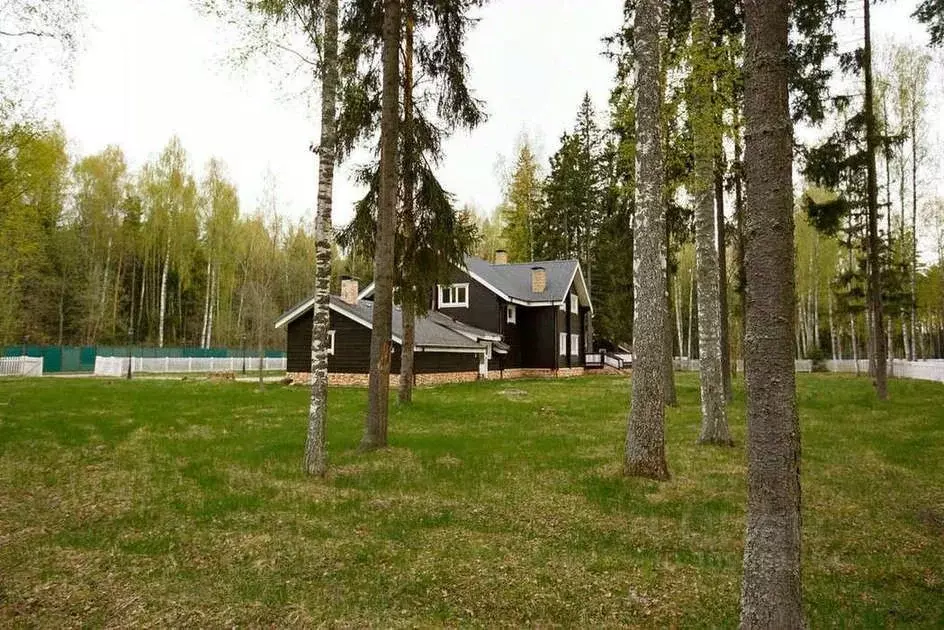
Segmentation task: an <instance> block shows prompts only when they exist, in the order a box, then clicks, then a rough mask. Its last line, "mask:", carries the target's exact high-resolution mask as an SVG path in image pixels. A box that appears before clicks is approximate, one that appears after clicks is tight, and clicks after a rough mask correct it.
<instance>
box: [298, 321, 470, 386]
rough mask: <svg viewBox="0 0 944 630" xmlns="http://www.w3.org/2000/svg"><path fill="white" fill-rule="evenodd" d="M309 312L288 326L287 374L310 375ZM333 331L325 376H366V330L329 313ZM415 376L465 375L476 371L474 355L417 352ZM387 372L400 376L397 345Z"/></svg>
mask: <svg viewBox="0 0 944 630" xmlns="http://www.w3.org/2000/svg"><path fill="white" fill-rule="evenodd" d="M311 326H312V312H311V311H308V312H307V313H305V314H304V315H302V316H301V317H299V318H298V319H296V320H295V321H293V322H291V323H289V325H288V333H287V342H286V352H287V355H288V358H287V368H288V371H289V372H310V371H311ZM331 330H333V331H334V354H333V355H329V356H328V372H330V373H332V374H367V373H368V372H370V334H371V332H370V329H369V328H367V327H366V326H363V325H361V324H359V323H357V322H355V321H353V320H351V319H349V318H347V317H345V316H344V315H340V314H339V313H336V312H335V311H331ZM414 357H415V358H414V361H415V369H416V373H417V374H438V373H444V372H468V371H473V370H478V355H476V354H469V353H461V352H417V353H415V355H414ZM390 372H391V373H392V374H397V373H399V372H400V345H399V344H396V343H395V344H394V345H393V356H392V357H391V358H390Z"/></svg>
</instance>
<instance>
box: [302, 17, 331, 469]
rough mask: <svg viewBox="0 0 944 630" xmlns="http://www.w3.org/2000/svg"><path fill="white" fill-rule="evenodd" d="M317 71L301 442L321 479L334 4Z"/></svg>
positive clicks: (328, 321)
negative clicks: (309, 318) (314, 203)
mask: <svg viewBox="0 0 944 630" xmlns="http://www.w3.org/2000/svg"><path fill="white" fill-rule="evenodd" d="M324 11H325V13H324V41H323V42H322V44H323V46H324V58H323V59H322V68H321V142H320V144H319V146H318V214H317V217H316V219H315V306H314V316H313V323H312V330H311V399H310V402H309V405H308V435H307V437H306V439H305V472H306V473H308V474H309V475H315V476H319V477H323V476H324V474H325V472H326V471H327V469H328V455H327V451H326V450H325V424H326V423H327V420H328V350H329V349H330V338H329V337H330V335H329V328H330V327H331V317H330V315H331V313H330V299H331V298H330V295H329V293H330V288H331V235H332V229H331V202H332V199H333V198H334V163H335V140H336V129H335V127H336V125H337V117H336V107H337V91H338V0H327V1H326V2H325V4H324Z"/></svg>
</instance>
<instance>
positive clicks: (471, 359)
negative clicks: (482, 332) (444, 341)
mask: <svg viewBox="0 0 944 630" xmlns="http://www.w3.org/2000/svg"><path fill="white" fill-rule="evenodd" d="M413 357H414V359H413V360H414V364H415V366H416V373H417V374H443V373H448V372H478V369H479V355H477V354H470V353H466V352H417V353H415V354H414V355H413Z"/></svg>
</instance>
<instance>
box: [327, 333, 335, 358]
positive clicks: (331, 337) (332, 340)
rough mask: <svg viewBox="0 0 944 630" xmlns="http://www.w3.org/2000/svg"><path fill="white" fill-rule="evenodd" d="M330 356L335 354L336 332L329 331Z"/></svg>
mask: <svg viewBox="0 0 944 630" xmlns="http://www.w3.org/2000/svg"><path fill="white" fill-rule="evenodd" d="M328 354H334V331H333V330H329V331H328Z"/></svg>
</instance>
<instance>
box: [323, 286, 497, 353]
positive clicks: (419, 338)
mask: <svg viewBox="0 0 944 630" xmlns="http://www.w3.org/2000/svg"><path fill="white" fill-rule="evenodd" d="M331 305H332V306H334V307H335V308H336V309H337V310H339V311H342V312H345V313H348V314H350V315H353V316H354V317H356V318H358V319H360V320H362V321H366V322H371V321H373V316H374V313H373V306H374V303H373V302H371V301H369V300H361V301H360V302H358V303H357V304H348V303H347V302H345V301H344V300H342V299H341V298H340V297H338V296H336V295H332V296H331ZM392 324H393V325H392V332H393V336H394V337H396V338H397V339H398V340H401V339H403V312H402V311H401V310H400V309H399V308H398V307H394V309H393V321H392ZM416 345H417V346H418V347H424V348H464V349H466V348H467V349H481V350H484V349H485V347H484V346H483V345H482V344H480V343H476V342H475V341H473V340H471V339H469V338H468V337H465V336H463V335H460V334H459V333H457V332H455V331H454V330H450V329H449V328H446V326H444V325H442V324H439V323H437V322H435V321H433V319H432V318H430V317H429V316H427V317H417V318H416Z"/></svg>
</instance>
